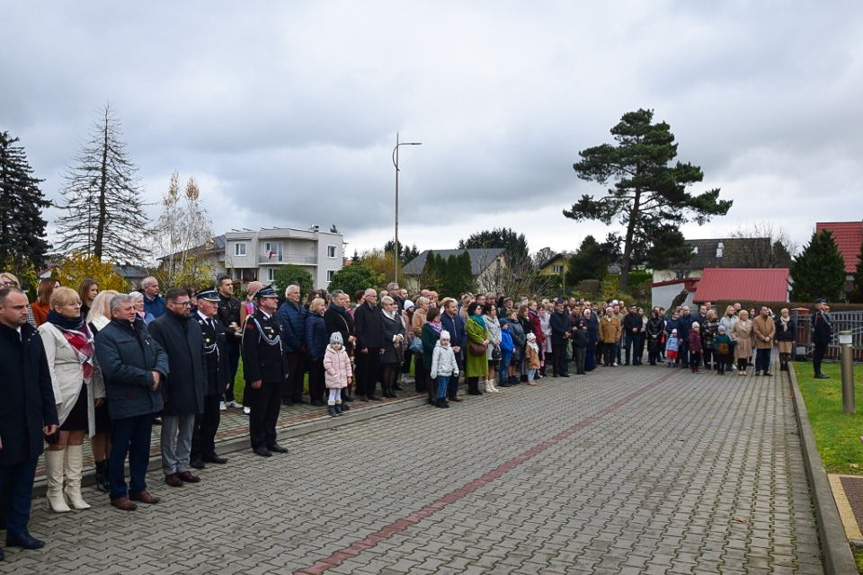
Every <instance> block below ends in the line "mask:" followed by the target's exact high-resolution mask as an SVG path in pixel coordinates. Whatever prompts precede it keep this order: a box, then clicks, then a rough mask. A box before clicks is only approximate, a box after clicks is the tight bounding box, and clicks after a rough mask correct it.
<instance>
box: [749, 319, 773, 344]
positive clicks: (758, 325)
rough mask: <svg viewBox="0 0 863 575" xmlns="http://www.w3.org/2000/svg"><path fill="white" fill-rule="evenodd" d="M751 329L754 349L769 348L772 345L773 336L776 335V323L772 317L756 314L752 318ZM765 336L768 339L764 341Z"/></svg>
mask: <svg viewBox="0 0 863 575" xmlns="http://www.w3.org/2000/svg"><path fill="white" fill-rule="evenodd" d="M752 330H753V331H754V332H755V348H756V349H771V348H772V347H773V338H774V337H776V324H775V323H774V321H773V318H772V317H770V316H769V315H768V316H767V317H764V316H763V315H761V314H758V317H756V318H755V319H754V320H752ZM765 337H769V338H770V340H769V341H764V338H765Z"/></svg>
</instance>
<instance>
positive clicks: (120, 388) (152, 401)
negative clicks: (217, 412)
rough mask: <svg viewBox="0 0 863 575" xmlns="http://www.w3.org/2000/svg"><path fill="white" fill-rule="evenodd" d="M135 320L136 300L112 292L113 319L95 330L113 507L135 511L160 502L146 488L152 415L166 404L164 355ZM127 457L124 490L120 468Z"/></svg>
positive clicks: (165, 358)
mask: <svg viewBox="0 0 863 575" xmlns="http://www.w3.org/2000/svg"><path fill="white" fill-rule="evenodd" d="M136 318H137V316H136V315H135V307H134V300H133V299H132V298H131V297H129V296H127V295H124V294H119V295H115V296H114V297H113V298H112V299H111V323H109V324H108V325H106V326H105V327H104V328H103V329H102V330H101V331H100V332H99V333H98V334H96V358H97V359H98V360H99V367H100V368H101V369H102V377H103V379H104V380H105V393H106V395H107V396H108V412H109V414H110V415H111V455H110V457H109V462H108V475H109V480H110V482H111V492H110V495H111V505H113V506H114V507H116V508H117V509H122V510H123V511H134V510H135V509H137V505H135V504H134V503H133V502H132V501H140V502H142V503H149V504H154V503H158V502H159V498H158V497H156V496H155V495H152V494H150V493H149V492H148V491H147V482H146V475H147V466H148V465H149V463H150V435H151V433H152V430H153V415H154V414H156V413H159V412H160V411H162V408H163V407H164V401H163V400H162V394H161V393H160V392H159V385H160V384H161V383H162V381H163V380H164V378H165V377H166V376H167V375H168V356H167V355H166V354H165V351H164V350H163V349H162V348H161V347H160V346H159V344H158V343H156V342H155V341H154V340H153V338H152V337H151V336H150V334H149V332H148V331H147V328H146V327H145V326H144V322H143V321H142V320H140V319H136ZM127 455H128V457H129V477H130V481H129V486H128V488H127V486H126V477H125V469H124V467H125V464H126V456H127Z"/></svg>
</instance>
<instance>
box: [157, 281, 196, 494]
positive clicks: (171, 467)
mask: <svg viewBox="0 0 863 575" xmlns="http://www.w3.org/2000/svg"><path fill="white" fill-rule="evenodd" d="M165 301H166V307H167V312H166V313H165V315H163V316H162V317H159V318H156V319H155V320H153V321H152V322H151V323H150V325H149V326H148V330H149V331H150V334H151V335H152V336H153V339H155V340H156V342H157V343H158V344H159V345H160V346H161V347H162V349H164V350H165V353H167V354H168V376H167V377H166V378H165V382H164V383H163V384H162V397H163V398H164V400H165V409H164V411H163V414H162V446H161V447H162V471H163V472H164V473H165V483H167V484H168V485H170V486H171V487H182V486H183V484H184V483H198V482H199V481H200V480H201V478H200V477H198V476H196V475H193V474H192V472H191V471H189V464H190V461H189V460H190V456H191V451H192V433H193V432H194V430H195V416H196V415H197V414H199V413H203V412H204V395H205V394H206V391H207V371H206V367H205V364H206V356H205V355H204V338H203V335H202V333H201V330H200V328H199V327H198V326H197V325H195V323H194V322H192V321H190V317H189V311H190V309H191V299H190V298H189V293H188V292H187V291H186V290H184V289H180V288H171V289H169V290H168V292H167V293H166V294H165Z"/></svg>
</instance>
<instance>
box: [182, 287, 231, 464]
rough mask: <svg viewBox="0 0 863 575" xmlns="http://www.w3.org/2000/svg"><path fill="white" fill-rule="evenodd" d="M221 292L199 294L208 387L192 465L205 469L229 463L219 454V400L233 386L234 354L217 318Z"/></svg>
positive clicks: (198, 314) (197, 420) (197, 425)
mask: <svg viewBox="0 0 863 575" xmlns="http://www.w3.org/2000/svg"><path fill="white" fill-rule="evenodd" d="M220 295H221V294H220V293H219V292H217V291H216V290H215V289H209V290H204V291H201V292H198V293H197V299H198V310H197V311H196V312H195V315H194V320H195V321H196V322H197V323H198V326H199V327H200V328H201V335H202V336H203V338H204V355H205V358H206V362H207V389H206V393H205V395H204V412H203V413H202V414H199V415H198V416H197V417H195V431H194V432H193V433H192V456H191V457H192V460H191V465H192V467H194V468H196V469H203V468H204V462H205V461H206V462H207V463H219V464H221V463H227V462H228V460H227V459H225V458H224V457H220V456H219V455H218V454H217V453H216V433H217V432H218V431H219V422H220V420H221V413H220V410H219V401H220V399H221V397H222V393H223V392H224V391H225V390H226V389H228V388H229V387H230V385H231V367H230V354H229V353H228V352H227V344H226V342H225V340H226V338H229V337H232V336H230V335H226V334H227V330H226V329H225V326H224V325H223V324H222V322H221V321H219V318H218V317H217V315H218V313H219V310H220V309H221V307H220V303H221V302H220Z"/></svg>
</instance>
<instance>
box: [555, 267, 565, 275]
mask: <svg viewBox="0 0 863 575" xmlns="http://www.w3.org/2000/svg"><path fill="white" fill-rule="evenodd" d="M554 273H556V274H560V273H563V266H554Z"/></svg>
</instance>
